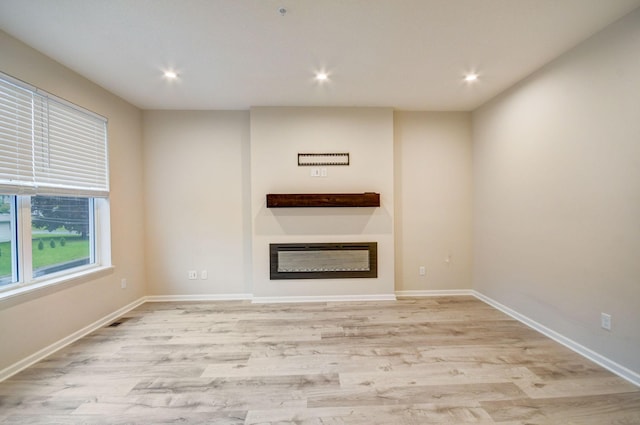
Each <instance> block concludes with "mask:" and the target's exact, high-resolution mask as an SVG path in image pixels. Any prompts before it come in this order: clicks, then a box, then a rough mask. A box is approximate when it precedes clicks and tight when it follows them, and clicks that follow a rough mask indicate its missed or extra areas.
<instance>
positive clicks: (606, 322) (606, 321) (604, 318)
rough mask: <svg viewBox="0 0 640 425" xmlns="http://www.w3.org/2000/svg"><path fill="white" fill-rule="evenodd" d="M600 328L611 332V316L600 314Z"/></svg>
mask: <svg viewBox="0 0 640 425" xmlns="http://www.w3.org/2000/svg"><path fill="white" fill-rule="evenodd" d="M600 326H602V329H606V330H608V331H610V330H611V315H610V314H607V313H600Z"/></svg>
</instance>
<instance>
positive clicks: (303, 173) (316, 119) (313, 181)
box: [251, 108, 394, 297]
mask: <svg viewBox="0 0 640 425" xmlns="http://www.w3.org/2000/svg"><path fill="white" fill-rule="evenodd" d="M306 152H311V153H313V152H317V153H327V152H348V153H349V154H350V165H349V166H333V167H332V166H329V167H326V168H327V173H328V175H327V177H311V176H310V171H309V167H299V166H298V165H297V154H298V153H306ZM327 192H328V193H333V192H343V193H363V192H378V193H380V202H381V205H380V208H283V209H278V208H266V198H265V196H266V194H267V193H327ZM393 196H394V195H393V112H392V110H391V109H388V108H254V109H252V110H251V201H252V220H253V293H254V295H255V296H257V297H283V296H331V295H334V296H344V295H361V296H362V295H364V296H367V295H371V296H373V295H388V296H393V292H394V282H393V279H394V253H393V251H394V244H393V215H394V200H393ZM299 242H377V243H378V277H377V278H375V279H328V280H275V281H271V280H269V243H299Z"/></svg>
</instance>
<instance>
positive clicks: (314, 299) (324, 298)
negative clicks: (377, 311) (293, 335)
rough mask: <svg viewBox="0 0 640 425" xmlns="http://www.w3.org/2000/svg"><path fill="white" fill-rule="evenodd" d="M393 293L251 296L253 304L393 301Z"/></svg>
mask: <svg viewBox="0 0 640 425" xmlns="http://www.w3.org/2000/svg"><path fill="white" fill-rule="evenodd" d="M395 300H396V296H395V295H394V294H374V295H318V296H299V297H253V298H252V299H251V302H252V303H253V304H267V303H269V304H270V303H324V302H332V301H395Z"/></svg>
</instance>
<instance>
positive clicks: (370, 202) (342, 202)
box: [267, 192, 380, 208]
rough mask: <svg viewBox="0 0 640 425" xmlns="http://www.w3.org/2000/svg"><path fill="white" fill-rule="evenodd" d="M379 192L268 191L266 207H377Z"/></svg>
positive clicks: (378, 204)
mask: <svg viewBox="0 0 640 425" xmlns="http://www.w3.org/2000/svg"><path fill="white" fill-rule="evenodd" d="M379 206H380V194H379V193H374V192H365V193H286V194H284V193H269V194H267V208H313V207H379Z"/></svg>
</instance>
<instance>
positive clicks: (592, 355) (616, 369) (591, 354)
mask: <svg viewBox="0 0 640 425" xmlns="http://www.w3.org/2000/svg"><path fill="white" fill-rule="evenodd" d="M472 295H473V296H474V297H476V298H478V299H479V300H480V301H483V302H485V303H487V304H489V305H490V306H491V307H494V308H496V309H498V310H500V311H502V312H503V313H505V314H507V315H509V316H511V317H513V318H514V319H516V320H517V321H519V322H521V323H524V324H525V325H527V326H529V327H530V328H532V329H534V330H536V331H538V332H540V333H541V334H543V335H545V336H547V337H549V338H551V339H552V340H554V341H556V342H558V343H560V344H562V345H564V346H565V347H567V348H569V349H570V350H572V351H575V352H576V353H578V354H580V355H581V356H583V357H586V358H587V359H589V360H591V361H592V362H594V363H596V364H598V365H600V366H602V367H604V368H605V369H607V370H609V371H610V372H613V373H615V374H616V375H618V376H619V377H621V378H624V379H626V380H627V381H629V382H631V383H632V384H634V385H637V386H640V374H638V373H637V372H634V371H632V370H631V369H628V368H626V367H624V366H622V365H621V364H618V363H616V362H614V361H613V360H611V359H609V358H607V357H605V356H603V355H602V354H598V353H596V352H595V351H593V350H591V349H589V348H587V347H585V346H584V345H581V344H579V343H577V342H575V341H574V340H572V339H570V338H567V337H566V336H564V335H562V334H559V333H558V332H556V331H554V330H552V329H549V328H547V327H546V326H544V325H542V324H540V323H538V322H536V321H535V320H532V319H530V318H529V317H527V316H525V315H524V314H520V313H518V312H517V311H515V310H512V309H511V308H509V307H507V306H505V305H503V304H500V303H499V302H497V301H496V300H494V299H492V298H489V297H487V296H486V295H484V294H482V293H480V292H478V291H472Z"/></svg>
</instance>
